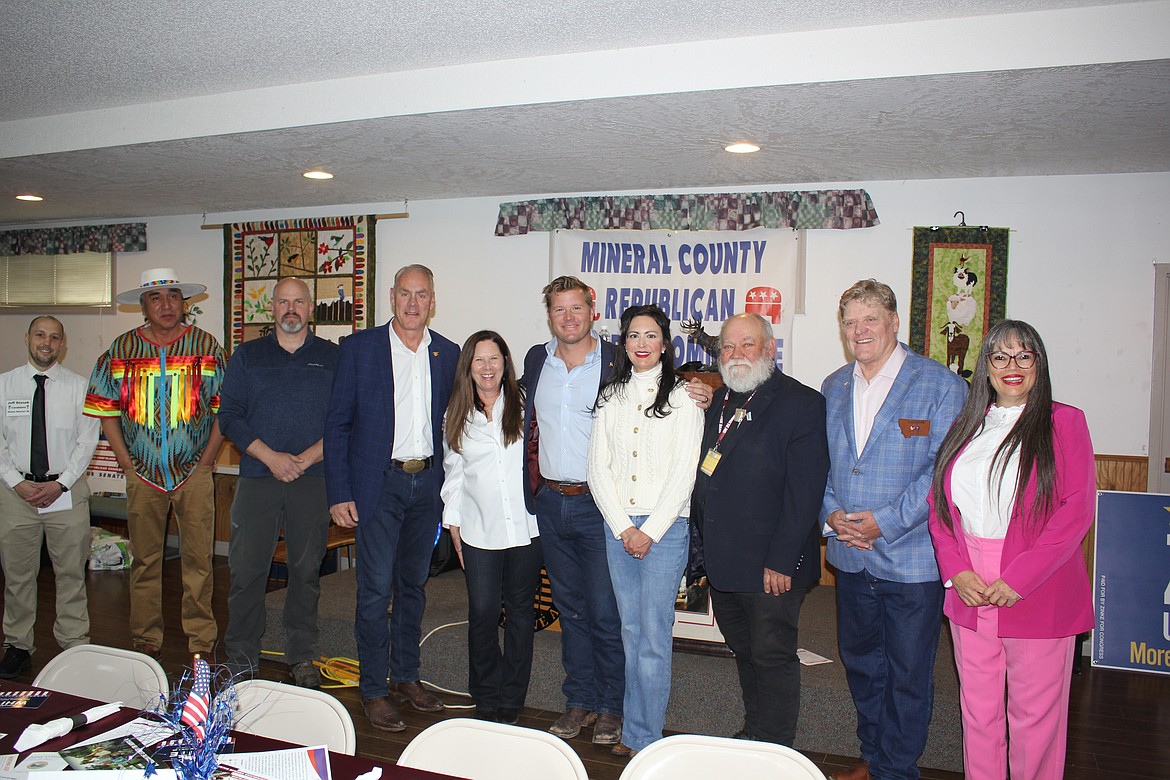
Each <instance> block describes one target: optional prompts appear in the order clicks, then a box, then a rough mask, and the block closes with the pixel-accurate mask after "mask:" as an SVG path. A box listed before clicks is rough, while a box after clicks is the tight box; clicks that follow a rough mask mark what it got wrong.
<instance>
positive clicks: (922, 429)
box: [898, 418, 930, 439]
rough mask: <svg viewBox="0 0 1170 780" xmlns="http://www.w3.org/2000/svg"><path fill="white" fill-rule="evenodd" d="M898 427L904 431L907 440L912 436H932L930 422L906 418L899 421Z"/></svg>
mask: <svg viewBox="0 0 1170 780" xmlns="http://www.w3.org/2000/svg"><path fill="white" fill-rule="evenodd" d="M898 427H899V428H901V429H902V435H903V436H904V437H906V438H907V439H909V438H910V437H911V436H929V435H930V420H907V419H906V418H902V419H900V420H898Z"/></svg>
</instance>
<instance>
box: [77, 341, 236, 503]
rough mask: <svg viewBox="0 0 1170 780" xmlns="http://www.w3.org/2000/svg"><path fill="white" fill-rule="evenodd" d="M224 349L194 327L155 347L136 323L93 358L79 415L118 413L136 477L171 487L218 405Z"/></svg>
mask: <svg viewBox="0 0 1170 780" xmlns="http://www.w3.org/2000/svg"><path fill="white" fill-rule="evenodd" d="M225 366H226V361H225V359H224V354H223V349H222V348H221V347H220V346H219V342H218V341H216V340H215V337H214V336H212V335H211V334H210V333H207V332H206V331H203V330H200V329H199V328H196V327H194V326H191V327H190V328H188V329H187V332H186V333H184V334H183V335H182V336H180V337H179V338H178V339H177V340H175V341H173V342H171V343H170V344H167V345H166V346H165V347H163V346H159V345H158V344H156V343H154V342H153V341H151V340H150V339H148V338H147V337H146V335H144V333H143V329H142V328H135V329H134V330H132V331H129V332H128V333H123V334H122V335H121V336H119V337H118V338H117V339H115V340H114V343H113V344H111V345H110V348H109V349H108V350H107V351H106V352H105V353H104V354H103V355H102V356H101V357H100V358H98V361H97V365H95V366H94V367H93V373H92V374H91V375H90V378H89V392H88V393H87V394H86V396H85V414H86V415H88V416H90V417H121V418H122V436H123V437H125V439H126V446H127V448H129V450H130V457H131V458H132V459H133V461H134V469H135V471H137V473H138V476H139V477H141V478H142V479H143V480H145V481H146V482H149V483H150V484H151V485H154V486H155V487H156V488H158V489H159V490H165V491H171V490H174V489H175V488H177V487H179V485H181V484H183V481H184V480H186V479H187V477H188V476H190V475H191V473H192V472H193V471H194V470H195V467H196V466H197V465H198V463H199V458H200V456H201V455H202V454H203V450H204V448H205V447H206V446H207V440H208V438H210V436H211V427H212V424H213V423H214V422H215V414H216V413H217V412H218V411H219V387H220V384H221V383H222V381H223V373H224V368H225Z"/></svg>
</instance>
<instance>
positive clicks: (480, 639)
mask: <svg viewBox="0 0 1170 780" xmlns="http://www.w3.org/2000/svg"><path fill="white" fill-rule="evenodd" d="M523 416H524V398H523V396H522V395H521V391H520V387H519V385H518V384H517V382H516V372H515V370H514V369H513V368H512V356H511V354H510V353H509V351H508V345H507V344H505V343H504V339H503V338H501V337H500V335H499V334H498V333H495V332H494V331H490V330H481V331H479V332H478V333H474V334H472V335H471V336H470V337H469V338H468V339H467V341H466V342H465V343H464V345H463V351H462V352H461V353H460V355H459V363H458V364H457V365H456V367H455V385H454V387H453V388H452V390H451V402H450V404H449V405H448V406H447V420H446V423H445V426H444V448H443V449H444V450H445V453H446V454H445V456H444V458H443V470H444V471H445V472H446V479H445V480H444V481H443V491H442V498H443V525H444V526H445V527H447V528H449V529H450V530H451V540H452V541H453V542H454V544H455V552H456V553H457V554H458V555H459V563H460V564H461V565H462V566H463V570H464V572H465V574H466V576H467V645H468V658H467V662H468V672H467V687H468V691H469V692H470V693H471V698H472V699H474V700H475V709H476V715H477V716H478V717H480V718H483V719H485V720H498V721H499V722H501V723H515V722H516V720H517V718H519V716H520V710H521V709H522V708H523V707H524V699H525V697H526V696H527V695H528V680H529V676H530V674H531V672H532V634H533V620H534V603H535V602H534V600H535V596H536V590H537V588H538V587H539V584H540V565H541V560H542V557H543V556H542V555H541V549H540V536H539V532H538V531H537V530H536V518H535V517H534V516H532V515H530V514H528V512H527V510H526V509H525V508H524V494H523V492H522V485H523V482H522V479H523V473H524V437H523V435H522V433H521V430H522V428H523ZM501 601H502V602H503V604H504V615H505V616H506V618H507V624H506V625H505V626H504V648H503V652H501V651H500V637H499V624H500V603H501Z"/></svg>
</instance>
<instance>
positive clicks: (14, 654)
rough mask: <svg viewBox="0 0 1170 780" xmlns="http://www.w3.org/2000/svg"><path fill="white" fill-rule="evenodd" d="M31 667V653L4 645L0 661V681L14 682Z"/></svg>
mask: <svg viewBox="0 0 1170 780" xmlns="http://www.w3.org/2000/svg"><path fill="white" fill-rule="evenodd" d="M30 666H32V653H30V652H29V651H28V650H21V649H20V648H19V647H15V646H13V645H10V644H8V643H7V642H5V643H4V659H3V660H0V679H4V680H14V679H16V678H17V677H19V676H20V673H21V672H23V671H24V670H25V669H28V668H29V667H30Z"/></svg>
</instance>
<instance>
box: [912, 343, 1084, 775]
mask: <svg viewBox="0 0 1170 780" xmlns="http://www.w3.org/2000/svg"><path fill="white" fill-rule="evenodd" d="M1095 490H1096V484H1095V468H1094V463H1093V445H1092V442H1091V441H1089V429H1088V426H1087V425H1086V423H1085V415H1084V413H1083V412H1082V411H1081V410H1080V409H1077V408H1075V407H1072V406H1066V405H1065V404H1061V403H1057V402H1055V401H1053V400H1052V382H1051V378H1050V376H1049V370H1048V355H1047V353H1046V352H1045V350H1044V342H1043V341H1041V339H1040V335H1039V334H1038V333H1037V332H1036V330H1035V329H1034V328H1032V326H1031V325H1028V324H1027V323H1025V322H1020V321H1016V320H1005V321H1004V322H1001V323H999V324H997V325H995V326H994V327H992V328H991V329H990V330H989V331H988V333H987V336H986V338H985V339H984V340H983V347H982V351H981V352H980V357H979V360H978V361H977V363H976V368H975V375H974V377H973V378H972V380H971V394H970V395H969V396H968V397H967V403H966V405H965V406H964V407H963V411H962V412H960V414H959V417H958V419H957V420H956V421H955V424H954V426H953V427H952V428H951V430H950V432H949V433H948V434H947V437H946V439H945V440H944V441H943V443H942V447H941V448H940V449H939V453H938V461H937V468H936V469H935V473H934V484H933V486H932V490H931V497H930V498H931V500H930V504H931V512H930V523H929V524H930V533H931V537H932V539H933V540H934V547H935V554H936V556H937V558H938V566H939V571H940V573H941V574H942V578H943V581H944V582H945V583H946V584H947V586H948V588H947V594H946V600H945V602H944V607H943V612H944V613H945V614H946V616H947V617H948V618H950V623H951V635H952V636H953V637H954V641H955V664H956V665H957V666H958V671H959V688H960V701H961V705H962V712H963V753H964V763H965V764H966V766H965V772H966V776H967V777H968V778H971V779H972V780H979V779H980V778H996V780H1003V778H1005V777H1007V775H1008V768H1009V766H1010V769H1011V776H1012V777H1027V778H1032V779H1034V780H1044V779H1045V778H1053V779H1054V780H1058V779H1059V778H1061V777H1063V774H1064V754H1065V745H1066V741H1067V732H1068V729H1067V725H1068V696H1069V684H1070V675H1071V672H1072V661H1073V647H1074V640H1075V638H1076V635H1077V634H1078V633H1080V632H1082V631H1087V630H1089V629H1090V628H1091V627H1092V625H1093V608H1092V601H1091V598H1090V593H1089V578H1088V575H1087V573H1086V571H1085V562H1084V558H1083V557H1082V553H1081V540H1082V539H1083V538H1084V536H1085V533H1086V532H1087V531H1088V529H1089V526H1090V525H1091V524H1092V522H1093V501H1094V496H1095ZM1005 686H1006V688H1007V707H1006V711H1005V707H1004V688H1005ZM1009 732H1010V734H1011V740H1010V749H1009V747H1008V739H1007V735H1008V733H1009Z"/></svg>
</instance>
